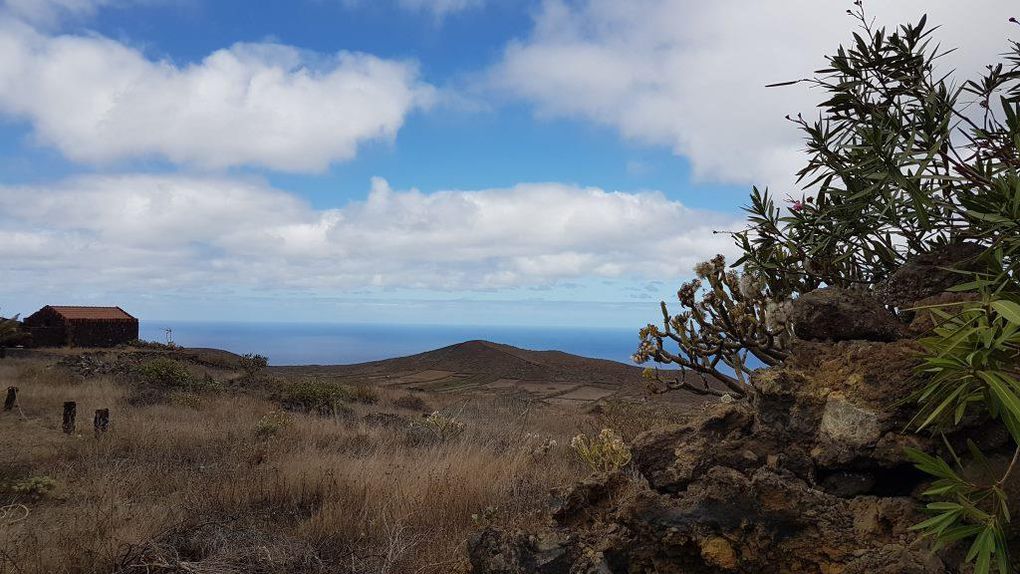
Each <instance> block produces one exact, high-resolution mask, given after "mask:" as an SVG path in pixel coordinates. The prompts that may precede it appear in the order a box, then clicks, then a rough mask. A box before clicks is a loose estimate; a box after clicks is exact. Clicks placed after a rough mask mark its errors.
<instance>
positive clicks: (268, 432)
mask: <svg viewBox="0 0 1020 574" xmlns="http://www.w3.org/2000/svg"><path fill="white" fill-rule="evenodd" d="M290 425H291V418H290V415H289V414H287V413H285V412H282V411H270V412H269V413H267V414H266V415H265V416H263V417H262V418H261V419H259V422H258V423H257V424H256V425H255V436H257V437H259V438H269V437H272V436H276V435H277V434H279V433H280V432H281V431H282V430H284V429H286V428H287V427H289V426H290Z"/></svg>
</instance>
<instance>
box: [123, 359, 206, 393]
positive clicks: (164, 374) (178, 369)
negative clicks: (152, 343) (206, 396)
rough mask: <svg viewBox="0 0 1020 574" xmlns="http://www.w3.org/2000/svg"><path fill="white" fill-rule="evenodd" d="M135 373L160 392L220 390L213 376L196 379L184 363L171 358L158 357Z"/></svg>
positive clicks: (138, 368)
mask: <svg viewBox="0 0 1020 574" xmlns="http://www.w3.org/2000/svg"><path fill="white" fill-rule="evenodd" d="M135 373H136V374H137V375H138V377H139V378H140V379H141V383H142V384H143V385H145V386H148V387H150V388H152V389H156V390H159V391H165V392H170V391H191V392H200V391H210V390H216V389H219V388H220V386H221V385H220V384H219V383H218V382H217V381H215V380H214V379H213V378H212V377H211V376H209V375H208V374H206V376H205V377H201V378H199V377H195V376H194V375H192V374H191V371H190V370H188V366H187V365H185V364H184V363H182V362H180V361H177V360H174V359H171V358H169V357H158V358H156V359H152V360H151V361H148V362H146V363H143V364H141V365H139V366H138V367H137V368H136V369H135Z"/></svg>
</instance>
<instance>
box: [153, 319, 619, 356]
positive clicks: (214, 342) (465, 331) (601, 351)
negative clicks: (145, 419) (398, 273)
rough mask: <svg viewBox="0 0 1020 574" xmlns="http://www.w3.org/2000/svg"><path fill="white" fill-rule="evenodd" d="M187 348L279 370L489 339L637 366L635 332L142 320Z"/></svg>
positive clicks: (162, 338)
mask: <svg viewBox="0 0 1020 574" xmlns="http://www.w3.org/2000/svg"><path fill="white" fill-rule="evenodd" d="M166 329H170V330H171V337H172V339H171V340H172V341H173V342H174V343H175V344H178V345H181V346H184V347H207V348H216V349H223V350H226V351H230V352H233V353H238V354H245V353H257V354H260V355H264V356H266V357H268V358H269V363H270V364H271V365H276V366H288V365H347V364H356V363H365V362H370V361H378V360H383V359H392V358H395V357H405V356H408V355H414V354H417V353H422V352H425V351H431V350H433V349H439V348H442V347H446V346H449V345H455V344H457V343H462V342H464V341H471V340H485V341H491V342H494V343H502V344H506V345H512V346H514V347H520V348H523V349H529V350H533V351H562V352H565V353H570V354H573V355H580V356H583V357H590V358H595V359H607V360H611V361H616V362H620V363H624V364H628V365H634V362H633V361H632V360H631V359H630V356H631V354H632V353H633V352H634V350H635V349H636V348H637V344H638V333H637V331H638V330H637V329H634V328H617V327H547V326H541V327H530V326H509V325H427V324H388V323H324V322H268V321H252V322H247V321H175V320H159V319H143V320H141V321H140V325H139V338H141V339H143V340H146V341H157V342H166Z"/></svg>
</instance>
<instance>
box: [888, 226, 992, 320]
mask: <svg viewBox="0 0 1020 574" xmlns="http://www.w3.org/2000/svg"><path fill="white" fill-rule="evenodd" d="M984 250H985V248H984V247H982V246H980V245H978V244H976V243H967V242H958V243H950V244H949V245H945V246H943V247H942V248H940V249H937V250H935V251H931V252H928V253H922V254H921V255H918V256H916V257H914V258H912V259H910V260H908V261H907V262H906V263H904V264H903V265H902V266H901V267H900V268H899V269H897V270H896V272H895V273H893V274H892V275H891V276H890V277H889V278H888V279H887V280H886V281H885V282H884V283H882V284H881V285H880V286H879V288H878V292H879V296H880V298H881V299H882V302H883V303H884V304H885V305H888V306H890V307H898V308H903V307H910V306H913V305H914V304H915V302H917V301H920V300H921V299H925V298H927V297H931V296H933V295H938V294H939V293H943V292H945V291H946V290H948V289H949V288H951V287H953V286H955V285H959V284H961V283H965V282H967V281H968V280H969V279H968V276H967V272H969V271H973V270H975V269H976V268H977V267H978V266H977V262H978V257H980V256H981V254H982V253H983V252H984ZM961 272H962V273H961Z"/></svg>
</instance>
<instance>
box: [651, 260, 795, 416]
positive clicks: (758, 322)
mask: <svg viewBox="0 0 1020 574" xmlns="http://www.w3.org/2000/svg"><path fill="white" fill-rule="evenodd" d="M695 273H696V274H697V275H698V278H697V279H694V280H692V281H690V282H688V283H685V284H684V285H683V286H682V287H680V290H679V291H678V292H677V298H678V299H679V301H680V307H681V311H680V312H679V313H677V314H676V315H671V314H670V312H669V308H668V306H667V305H666V303H665V302H662V303H661V304H660V308H661V311H662V328H661V329H660V328H659V327H657V326H655V325H651V324H650V325H648V326H646V327H645V328H644V329H642V330H641V333H640V336H641V345H640V346H639V347H638V351H637V353H635V354H634V360H635V361H636V362H638V363H645V362H647V361H649V360H653V361H655V362H657V363H664V364H674V365H677V366H679V367H680V375H681V376H679V377H674V378H672V379H664V378H663V377H662V375H661V373H660V372H659V371H653V370H646V371H645V372H646V378H647V379H649V380H650V381H651V389H652V391H653V392H666V391H670V390H678V389H682V390H688V391H691V392H693V393H697V394H704V395H716V396H721V395H723V394H726V393H729V394H733V395H736V396H737V397H744V396H746V395H748V394H750V393H751V392H753V390H754V388H753V386H752V385H751V384H750V378H749V376H748V375H749V374H750V372H751V368H750V366H749V364H748V359H749V358H750V357H754V358H756V359H758V360H759V361H761V362H762V363H765V364H766V365H775V364H778V363H779V362H781V361H782V360H783V359H784V358H786V355H787V353H786V347H787V345H788V341H789V335H790V332H789V328H788V326H787V323H786V320H785V310H786V306H787V304H786V303H785V301H784V300H783V298H781V297H780V298H775V297H774V296H772V295H771V293H770V291H769V290H768V289H767V287H766V285H765V284H764V282H763V281H762V280H761V279H759V276H758V275H755V274H752V273H744V274H741V273H738V272H737V271H734V270H727V268H726V260H725V258H724V257H723V256H722V255H718V256H716V257H715V258H714V259H712V260H711V261H707V262H705V263H701V264H700V265H698V266H697V267H695ZM704 283H707V284H708V286H707V287H705V288H703V285H704ZM667 341H668V342H669V343H671V344H674V345H675V346H676V347H677V351H675V352H674V351H670V350H669V349H667V348H666V343H667ZM689 371H693V372H694V373H695V374H696V375H698V377H699V381H700V384H696V383H695V382H694V381H693V380H689V379H688V378H687V377H686V376H685V375H686V374H687V373H688V372H689ZM731 373H732V374H731ZM711 380H714V381H716V382H718V383H722V387H723V388H719V387H720V386H719V385H718V384H716V385H712V384H711ZM724 389H725V390H724Z"/></svg>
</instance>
